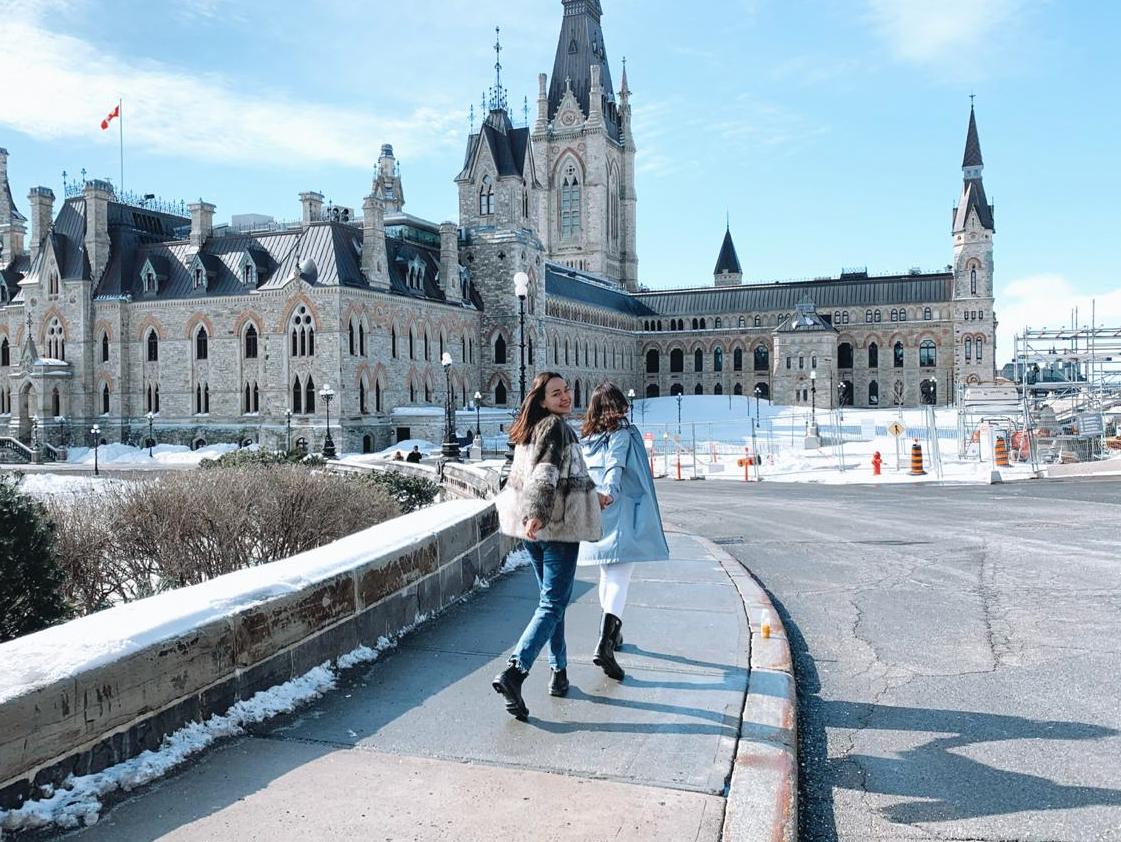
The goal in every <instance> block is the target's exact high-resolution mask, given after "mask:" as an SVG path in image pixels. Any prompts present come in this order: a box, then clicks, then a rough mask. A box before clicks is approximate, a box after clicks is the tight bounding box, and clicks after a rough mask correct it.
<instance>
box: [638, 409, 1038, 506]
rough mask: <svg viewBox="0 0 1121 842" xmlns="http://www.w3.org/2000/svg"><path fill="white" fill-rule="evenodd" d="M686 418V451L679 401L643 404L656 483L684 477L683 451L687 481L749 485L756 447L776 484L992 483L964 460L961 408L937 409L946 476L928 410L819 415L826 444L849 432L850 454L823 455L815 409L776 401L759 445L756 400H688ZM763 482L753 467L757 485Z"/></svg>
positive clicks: (846, 448)
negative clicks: (748, 455)
mask: <svg viewBox="0 0 1121 842" xmlns="http://www.w3.org/2000/svg"><path fill="white" fill-rule="evenodd" d="M644 408H645V413H644V411H643V410H644ZM680 412H681V426H680V431H681V432H680V445H678V444H677V443H675V441H674V440H675V439H676V438H677V436H678V420H677V419H678V401H677V398H676V397H665V398H647V399H645V400H640V401H636V402H635V409H634V420H635V424H636V425H637V426H638V427H639V429H641V430H643V432H647V433H652V434H653V436H654V447H655V452H656V455H655V459H654V472H655V474H656V475H666V476H670V477H676V475H677V461H678V459H677V451H678V449H681V450H682V454H681V474H682V478H683V479H688V478H690V477H692V476H694V473H695V474H696V475H698V476H705V477H708V478H712V479H727V480H738V481H740V482H743V481H744V479H743V478H744V473H743V467H742V466H739V465H737V464H736V460H737V459H741V458H742V457H743V454H744V448H745V447H746V446H751V447H752V450H753V452H759V453H761V454H763V464H762V466H761V475H762V476H763V478H764V479H765V480H769V481H772V482H774V481H777V482H812V483H826V484H838V483H855V482H864V483H912V482H930V481H938V480H946V481H954V482H988V481H989V478H990V475H991V471H992V469H993V465H992V464H991V463H990V462H988V461H985V462H981V461H980V460H979V459H978V454H977V447H976V445H974V446H972V447H971V448H970V450H969V451H968V452H967V454H966V456H965V457H964V458H959V456H958V446H957V438H956V431H957V411H956V410H955V409H954V408H953V407H936V408H935V426H936V430H937V439H938V449H939V451H940V454H941V464H942V472H941V476H939V473H938V471H937V470H936V469H935V467H934V465H933V464H932V462H931V453H930V449H931V448H930V442H929V441H928V439H927V423H928V413H929V410H928V409H927V408H925V407H923V408H912V409H901V408H900V407H884V408H878V409H858V408H855V407H845V408H844V410H843V412H842V411H839V410H836V409H833V410H830V409H818V410H817V411H816V413H813V417H814V418H815V420H816V422H817V424H818V426H819V429H820V432H821V435H822V437H823V439H824V440H826V441H829V440H830V438H840V435H841V433H842V432H843V436H844V438H845V439H846V441H845V442H844V444H843V446H842V445H839V444H833V445H831V446H827V447H822V448H819V449H815V450H805V449H804V436H805V432H806V425H807V424H808V422H809V421H810V418H811V408H810V407H803V406H781V405H773V404H771V403H770V401H765V400H760V401H759V403H758V422H757V423H756V425H755V439H754V442H753V441H752V437H751V434H752V421H753V420H755V419H756V404H755V400H754V398H747V397H743V396H738V395H733V396H731V398H730V399H729V396H727V395H723V396H721V395H685V396H682V400H681V405H680ZM644 414H645V420H644V419H643V415H644ZM893 421H899V422H901V423H902V424H903V425H904V427H905V428H906V433H905V434H904V435H903V436H901V437H900V439H899V442H898V444H899V453H900V467H899V470H895V453H896V439H895V438H894V437H892V436H891V435H890V434H888V432H887V426H888V425H889V424H891V423H892V422H893ZM915 438H919V442H920V444H921V446H922V448H923V453H924V464H925V468H926V471H927V474H926V475H923V476H911V475H910V473H909V471H910V464H911V462H910V458H911V445H912V443H913V442H914V441H915ZM694 441H695V443H696V450H697V457H696V469H695V471H694V458H693V455H692V450H693V446H694ZM877 451H878V452H879V453H880V456H881V458H882V460H883V466H882V473H881V475H880V476H878V477H877V476H874V475H873V474H872V455H873V454H874V453H875V452H877ZM714 452H715V461H714ZM667 453H668V461H667ZM1000 472H1001V478H1002V479H1005V480H1009V479H1017V478H1025V477H1027V476H1030V475H1031V470H1030V468H1029V467H1028V466H1026V465H1023V464H1017V463H1013V466H1012V467H1011V468H1001V469H1000ZM755 477H756V473H755V469H754V467H753V468H752V469H751V478H752V479H755Z"/></svg>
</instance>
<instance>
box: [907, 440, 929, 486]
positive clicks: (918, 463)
mask: <svg viewBox="0 0 1121 842" xmlns="http://www.w3.org/2000/svg"><path fill="white" fill-rule="evenodd" d="M925 474H926V471H924V470H923V469H922V445H921V444H919V441H918V439H915V443H914V444H912V445H911V476H913V477H921V476H924V475H925Z"/></svg>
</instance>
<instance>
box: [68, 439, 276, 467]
mask: <svg viewBox="0 0 1121 842" xmlns="http://www.w3.org/2000/svg"><path fill="white" fill-rule="evenodd" d="M251 447H253V448H254V449H255V448H256V447H257V445H251ZM237 449H238V446H237V445H236V444H211V445H207V446H206V447H200V448H199V449H198V450H191V448H189V447H187V446H186V445H183V444H157V445H156V446H155V447H153V448H152V455H151V456H149V455H148V448H146V447H133V446H131V445H128V444H119V443H118V444H103V445H101V447H99V448H98V449H97V461H98V463H99V464H102V465H110V464H112V465H152V464H157V465H176V466H186V467H194V466H197V465H198V463H199V462H201V461H202V460H203V459H217V458H218V457H219V456H221V455H222V454H223V453H229V452H230V451H231V450H237ZM93 460H94V456H93V448H91V447H71V448H70V449H69V451H68V452H67V455H66V461H67V462H69V463H71V464H75V465H93Z"/></svg>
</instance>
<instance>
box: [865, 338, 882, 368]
mask: <svg viewBox="0 0 1121 842" xmlns="http://www.w3.org/2000/svg"><path fill="white" fill-rule="evenodd" d="M879 367H880V346H879V345H877V344H876V343H875V342H872V343H870V344H869V345H868V368H879Z"/></svg>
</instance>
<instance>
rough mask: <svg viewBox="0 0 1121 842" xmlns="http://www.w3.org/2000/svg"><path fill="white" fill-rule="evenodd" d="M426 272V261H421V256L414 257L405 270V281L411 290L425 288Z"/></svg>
mask: <svg viewBox="0 0 1121 842" xmlns="http://www.w3.org/2000/svg"><path fill="white" fill-rule="evenodd" d="M424 271H425V265H424V261H423V260H421V259H420V255H414V256H413V258H412V259H411V260H410V261H409V263H408V266H407V267H406V269H405V280H406V283H408V285H409V289H423V288H424Z"/></svg>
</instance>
